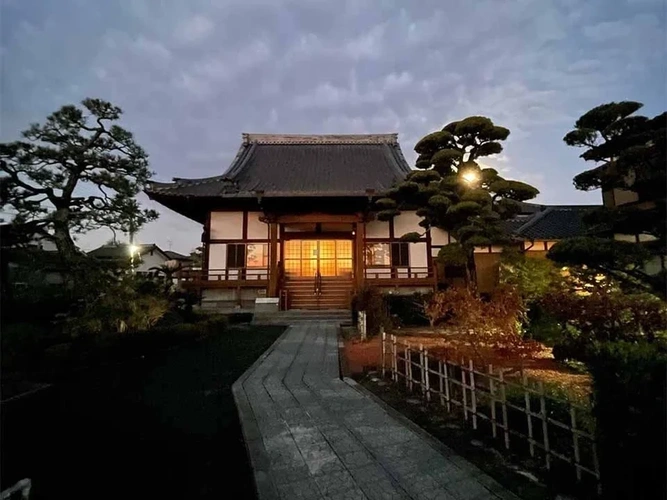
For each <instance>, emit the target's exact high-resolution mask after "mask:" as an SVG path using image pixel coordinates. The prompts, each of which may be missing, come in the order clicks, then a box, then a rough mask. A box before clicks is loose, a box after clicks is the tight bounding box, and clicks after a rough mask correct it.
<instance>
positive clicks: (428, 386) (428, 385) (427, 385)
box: [422, 346, 431, 402]
mask: <svg viewBox="0 0 667 500" xmlns="http://www.w3.org/2000/svg"><path fill="white" fill-rule="evenodd" d="M422 353H423V359H424V384H425V386H424V390H425V391H426V401H428V402H431V380H430V376H429V375H430V372H429V367H428V349H424V347H423V346H422Z"/></svg>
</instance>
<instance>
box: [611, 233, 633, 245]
mask: <svg viewBox="0 0 667 500" xmlns="http://www.w3.org/2000/svg"><path fill="white" fill-rule="evenodd" d="M614 239H615V240H617V241H629V242H630V243H634V242H636V241H637V238H635V235H634V234H615V235H614Z"/></svg>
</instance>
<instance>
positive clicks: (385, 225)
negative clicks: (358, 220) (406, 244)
mask: <svg viewBox="0 0 667 500" xmlns="http://www.w3.org/2000/svg"><path fill="white" fill-rule="evenodd" d="M366 238H389V222H383V221H380V220H373V221H370V222H367V223H366Z"/></svg>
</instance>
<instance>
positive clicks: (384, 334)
mask: <svg viewBox="0 0 667 500" xmlns="http://www.w3.org/2000/svg"><path fill="white" fill-rule="evenodd" d="M386 341H387V334H386V333H385V331H384V328H383V329H382V378H383V379H384V377H385V369H384V357H385V342H386Z"/></svg>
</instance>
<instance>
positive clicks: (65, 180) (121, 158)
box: [0, 99, 157, 258]
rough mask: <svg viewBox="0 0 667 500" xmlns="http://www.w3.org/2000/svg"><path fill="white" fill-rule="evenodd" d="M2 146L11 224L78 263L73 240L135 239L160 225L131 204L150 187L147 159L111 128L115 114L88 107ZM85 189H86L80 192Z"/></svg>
mask: <svg viewBox="0 0 667 500" xmlns="http://www.w3.org/2000/svg"><path fill="white" fill-rule="evenodd" d="M82 105H83V107H82V108H77V107H76V106H73V105H69V106H63V107H62V108H61V109H60V110H58V111H56V112H55V113H53V114H51V115H49V116H48V117H47V118H46V122H45V123H43V124H33V125H31V126H30V128H28V130H26V131H24V132H23V137H24V138H25V139H26V140H25V141H15V142H11V143H5V144H0V173H1V174H4V175H2V176H1V177H0V181H1V184H2V195H3V196H2V204H3V206H4V208H5V209H6V210H7V209H8V210H11V212H13V214H14V219H13V221H12V224H13V225H14V226H15V227H16V228H21V229H22V230H24V231H28V232H30V233H31V234H34V235H39V236H41V237H43V238H46V239H49V240H52V241H53V242H55V244H56V246H57V248H58V251H59V253H60V254H61V255H62V256H63V257H64V258H71V257H74V256H75V255H77V249H76V246H75V244H74V240H73V235H74V234H77V233H81V232H85V231H89V230H93V229H97V228H101V227H107V228H110V229H112V230H120V231H124V232H134V231H136V230H138V229H139V228H140V227H141V225H142V224H144V223H145V222H147V221H150V220H153V219H155V218H157V213H156V212H155V211H154V210H146V209H142V208H140V207H139V205H138V203H137V201H136V199H135V196H136V195H137V194H138V193H139V192H140V191H141V190H142V189H143V187H144V186H145V184H146V182H147V181H148V180H149V179H150V176H151V172H150V170H149V169H148V155H147V154H146V152H145V151H144V150H143V149H142V148H141V147H140V146H139V145H138V144H137V143H136V142H135V141H134V138H133V136H132V134H131V133H130V132H128V131H127V130H125V129H123V128H121V127H120V126H118V125H115V124H112V122H115V121H116V120H118V119H119V118H120V115H121V113H122V111H121V110H120V108H118V107H116V106H114V105H112V104H110V103H108V102H105V101H102V100H100V99H85V100H84V101H83V102H82ZM86 187H87V189H85V188H86Z"/></svg>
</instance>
